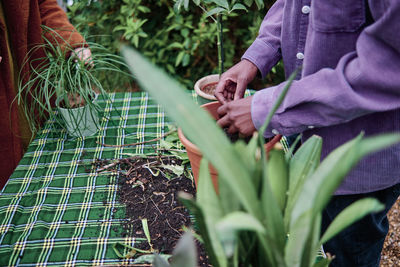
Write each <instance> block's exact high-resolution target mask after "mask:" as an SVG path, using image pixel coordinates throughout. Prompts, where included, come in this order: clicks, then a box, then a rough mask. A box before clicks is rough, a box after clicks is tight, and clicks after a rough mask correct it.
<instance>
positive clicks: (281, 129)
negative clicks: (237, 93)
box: [251, 83, 307, 138]
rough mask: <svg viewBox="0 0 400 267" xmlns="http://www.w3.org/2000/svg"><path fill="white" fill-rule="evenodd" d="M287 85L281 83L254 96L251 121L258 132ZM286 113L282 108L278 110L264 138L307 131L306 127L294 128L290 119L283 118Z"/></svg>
mask: <svg viewBox="0 0 400 267" xmlns="http://www.w3.org/2000/svg"><path fill="white" fill-rule="evenodd" d="M285 84H286V83H281V84H280V85H277V86H274V87H269V88H266V89H263V90H261V91H258V92H256V93H255V94H254V96H253V99H252V102H251V119H252V121H253V124H254V126H255V128H256V129H257V130H259V129H260V128H261V126H263V124H264V122H265V120H266V119H267V116H268V114H269V112H270V111H271V109H272V108H273V107H274V105H275V102H276V101H277V99H278V96H279V95H280V93H281V92H282V90H281V89H282V88H283V87H284V86H285ZM283 115H284V112H283V110H282V108H278V110H277V112H275V114H274V116H272V119H271V121H270V123H269V125H268V127H267V129H266V131H265V132H264V137H266V138H270V137H272V136H274V135H277V134H282V135H286V136H289V135H292V134H296V133H301V132H303V131H304V130H306V129H307V127H305V126H297V127H296V126H294V125H291V121H292V119H291V118H290V116H289V117H285V116H283Z"/></svg>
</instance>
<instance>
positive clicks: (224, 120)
mask: <svg viewBox="0 0 400 267" xmlns="http://www.w3.org/2000/svg"><path fill="white" fill-rule="evenodd" d="M230 123H231V122H230V120H229V117H228V116H223V117H222V118H221V119H219V120H218V121H217V124H218V125H219V127H221V128H225V127H227V126H229V125H230Z"/></svg>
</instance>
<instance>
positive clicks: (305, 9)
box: [301, 6, 311, 15]
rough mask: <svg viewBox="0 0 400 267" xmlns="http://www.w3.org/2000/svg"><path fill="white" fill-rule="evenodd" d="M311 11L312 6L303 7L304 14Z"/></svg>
mask: <svg viewBox="0 0 400 267" xmlns="http://www.w3.org/2000/svg"><path fill="white" fill-rule="evenodd" d="M310 11H311V8H310V6H303V7H302V8H301V12H302V13H303V14H306V15H307V14H308V13H310Z"/></svg>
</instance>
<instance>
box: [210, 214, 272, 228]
mask: <svg viewBox="0 0 400 267" xmlns="http://www.w3.org/2000/svg"><path fill="white" fill-rule="evenodd" d="M216 228H217V230H218V231H235V232H236V231H254V232H260V233H261V234H264V233H265V231H266V230H265V228H264V226H263V225H262V224H261V222H260V221H259V220H257V219H256V218H254V217H253V216H251V215H250V214H248V213H245V212H241V211H236V212H232V213H229V214H228V215H226V216H224V217H223V218H221V219H220V220H219V221H218V222H217V225H216Z"/></svg>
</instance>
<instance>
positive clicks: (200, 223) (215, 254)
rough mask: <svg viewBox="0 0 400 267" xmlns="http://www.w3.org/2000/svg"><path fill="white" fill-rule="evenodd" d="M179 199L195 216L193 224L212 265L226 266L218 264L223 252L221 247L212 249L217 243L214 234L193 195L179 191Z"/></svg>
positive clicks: (225, 266) (217, 266)
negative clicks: (211, 233) (210, 231)
mask: <svg viewBox="0 0 400 267" xmlns="http://www.w3.org/2000/svg"><path fill="white" fill-rule="evenodd" d="M178 197H179V200H180V201H181V202H182V203H183V205H185V207H186V208H187V209H188V210H189V211H190V213H191V214H193V216H194V217H195V218H196V221H195V225H196V227H197V230H198V232H199V233H200V234H201V238H202V239H203V241H204V243H203V244H204V248H205V250H206V252H207V255H208V257H209V260H210V264H211V265H212V266H214V267H227V265H226V263H225V264H222V265H221V264H220V261H221V259H224V258H225V257H224V252H223V250H222V248H221V249H220V250H214V246H215V245H217V244H218V243H219V241H218V239H216V236H211V235H210V233H209V230H208V225H207V222H206V220H205V217H204V213H203V211H202V209H201V208H200V207H199V206H198V205H197V203H196V202H195V201H193V197H192V196H191V195H189V194H187V193H184V192H179V194H178Z"/></svg>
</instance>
